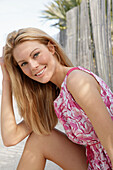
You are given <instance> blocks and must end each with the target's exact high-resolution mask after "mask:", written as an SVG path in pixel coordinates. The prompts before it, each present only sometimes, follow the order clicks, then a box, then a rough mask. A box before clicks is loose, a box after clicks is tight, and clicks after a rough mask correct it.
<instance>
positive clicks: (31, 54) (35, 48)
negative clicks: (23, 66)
mask: <svg viewBox="0 0 113 170" xmlns="http://www.w3.org/2000/svg"><path fill="white" fill-rule="evenodd" d="M37 49H39V48H35V49H34V50H33V51H32V52H31V53H30V55H29V56H31V55H32V53H33V52H34V51H35V50H37ZM24 61H25V60H20V61H18V62H17V63H21V62H24Z"/></svg>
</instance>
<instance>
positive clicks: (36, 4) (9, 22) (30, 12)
mask: <svg viewBox="0 0 113 170" xmlns="http://www.w3.org/2000/svg"><path fill="white" fill-rule="evenodd" d="M51 2H52V0H0V56H2V47H3V46H4V44H5V40H6V36H7V34H8V33H10V32H12V31H14V30H17V29H20V28H26V27H36V28H39V29H42V30H43V31H45V32H47V33H48V34H49V35H51V36H54V35H55V34H57V33H58V32H59V30H58V29H57V28H55V27H52V26H51V24H53V22H55V21H46V20H44V19H42V18H41V16H42V11H43V10H44V9H46V7H45V5H49V4H50V3H51ZM1 88H2V72H1V68H0V90H1Z"/></svg>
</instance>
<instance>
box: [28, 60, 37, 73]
mask: <svg viewBox="0 0 113 170" xmlns="http://www.w3.org/2000/svg"><path fill="white" fill-rule="evenodd" d="M29 65H30V68H31V70H32V71H34V70H35V69H36V68H38V66H39V63H38V62H37V61H36V60H33V59H31V60H30V62H29Z"/></svg>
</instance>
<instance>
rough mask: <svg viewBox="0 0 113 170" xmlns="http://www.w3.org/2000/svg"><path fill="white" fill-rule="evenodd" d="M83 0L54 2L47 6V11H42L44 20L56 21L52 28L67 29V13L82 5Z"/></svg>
mask: <svg viewBox="0 0 113 170" xmlns="http://www.w3.org/2000/svg"><path fill="white" fill-rule="evenodd" d="M81 1H82V0H54V1H53V2H52V3H51V4H50V5H46V10H44V11H42V15H43V16H42V18H45V19H47V20H56V23H55V24H53V25H52V26H56V27H58V28H59V29H66V12H67V11H69V10H70V9H72V8H73V7H75V6H78V5H80V3H81Z"/></svg>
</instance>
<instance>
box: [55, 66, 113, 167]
mask: <svg viewBox="0 0 113 170" xmlns="http://www.w3.org/2000/svg"><path fill="white" fill-rule="evenodd" d="M75 69H79V70H83V71H85V72H87V73H89V74H91V75H92V76H93V77H94V78H95V79H96V80H97V81H98V83H99V84H100V86H101V97H102V99H103V101H104V103H105V105H106V107H107V110H108V112H109V114H110V116H111V118H112V120H113V93H112V92H111V90H110V88H109V87H108V86H107V85H106V83H105V82H104V81H103V80H102V79H101V78H100V77H98V76H97V75H95V74H94V73H92V72H91V71H89V70H87V69H85V68H82V67H80V66H79V67H75V68H72V69H70V70H69V71H68V73H67V74H66V77H65V79H64V81H63V83H62V85H61V91H60V94H59V96H58V97H57V98H56V99H55V101H54V108H55V112H56V114H57V117H58V118H59V120H60V122H61V123H62V125H63V127H64V129H65V132H66V134H67V136H68V138H69V139H70V140H71V141H73V142H75V143H77V144H81V145H85V146H86V156H87V161H88V170H92V169H94V170H110V169H112V166H111V161H110V158H109V157H108V155H107V153H106V151H105V149H104V148H103V146H102V145H101V143H100V141H99V139H98V137H97V135H96V133H95V130H94V128H93V126H92V124H91V122H90V120H89V118H88V117H87V115H86V114H85V112H84V111H83V110H82V108H81V107H80V106H79V105H78V104H77V103H76V101H75V100H74V99H73V97H72V95H71V94H70V93H69V91H68V90H67V86H66V80H67V76H68V75H69V74H70V73H71V72H72V71H73V70H75Z"/></svg>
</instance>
